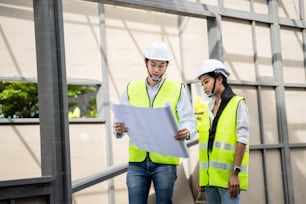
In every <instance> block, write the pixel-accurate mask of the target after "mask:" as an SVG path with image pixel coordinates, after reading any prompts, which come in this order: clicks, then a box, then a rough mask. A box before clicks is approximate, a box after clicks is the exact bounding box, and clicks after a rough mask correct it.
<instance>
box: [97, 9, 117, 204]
mask: <svg viewBox="0 0 306 204" xmlns="http://www.w3.org/2000/svg"><path fill="white" fill-rule="evenodd" d="M98 12H99V28H100V54H101V64H102V87H100V88H99V92H98V100H99V104H98V105H97V106H98V110H99V113H98V114H99V117H101V118H103V119H104V120H105V144H106V145H105V149H106V158H107V160H106V165H107V167H110V166H112V165H113V149H112V124H111V114H110V97H109V80H108V77H109V75H110V73H109V66H108V62H107V56H106V38H105V36H106V34H105V11H104V4H102V3H98ZM108 203H110V204H113V203H115V187H114V179H110V180H108Z"/></svg>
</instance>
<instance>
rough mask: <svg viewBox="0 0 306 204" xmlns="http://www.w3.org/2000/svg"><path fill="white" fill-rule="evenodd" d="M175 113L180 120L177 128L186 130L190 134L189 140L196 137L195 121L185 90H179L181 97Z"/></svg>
mask: <svg viewBox="0 0 306 204" xmlns="http://www.w3.org/2000/svg"><path fill="white" fill-rule="evenodd" d="M176 111H177V113H178V116H179V118H180V124H179V128H187V129H188V130H189V132H190V136H189V139H193V138H194V136H195V135H196V129H197V121H196V117H195V115H194V113H193V108H192V105H191V102H190V99H189V96H188V94H187V92H186V89H185V88H182V90H181V97H180V99H179V101H178V103H177V107H176Z"/></svg>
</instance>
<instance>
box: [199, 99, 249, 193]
mask: <svg viewBox="0 0 306 204" xmlns="http://www.w3.org/2000/svg"><path fill="white" fill-rule="evenodd" d="M241 100H243V102H244V98H242V97H239V96H234V97H233V98H232V99H231V100H230V101H229V102H228V104H227V105H226V107H225V108H224V110H223V112H222V113H221V115H220V118H219V121H218V124H217V129H216V134H215V140H214V144H213V149H212V151H211V152H208V151H209V150H208V137H209V128H210V118H209V115H208V111H206V112H205V113H204V115H203V120H202V123H201V125H200V130H199V166H200V172H199V181H200V182H199V183H200V186H218V187H223V188H228V181H229V177H230V176H231V174H232V170H233V164H234V159H235V151H236V146H237V136H236V111H237V107H238V104H239V102H240V101H241ZM248 164H249V144H247V145H246V149H245V153H244V156H243V160H242V164H241V172H240V173H239V180H240V189H241V190H247V188H248Z"/></svg>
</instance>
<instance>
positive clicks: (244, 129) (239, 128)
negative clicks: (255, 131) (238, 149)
mask: <svg viewBox="0 0 306 204" xmlns="http://www.w3.org/2000/svg"><path fill="white" fill-rule="evenodd" d="M214 103H215V99H214V98H213V99H212V100H211V101H210V102H209V103H208V110H209V117H210V121H211V125H212V121H213V119H214V117H215V116H214V114H213V113H212V109H213V106H214ZM220 104H221V99H220V100H219V101H218V106H219V107H220ZM236 120H237V121H236V124H237V125H236V134H237V141H238V142H240V143H243V144H247V143H248V141H249V134H250V133H249V114H248V110H247V106H246V104H245V103H243V102H241V101H240V102H239V104H238V108H237V119H236Z"/></svg>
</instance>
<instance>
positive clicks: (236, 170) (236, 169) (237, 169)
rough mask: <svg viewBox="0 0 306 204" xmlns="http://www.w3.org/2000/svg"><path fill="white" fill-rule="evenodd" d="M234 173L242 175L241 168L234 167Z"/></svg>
mask: <svg viewBox="0 0 306 204" xmlns="http://www.w3.org/2000/svg"><path fill="white" fill-rule="evenodd" d="M233 170H234V172H236V173H237V174H239V173H240V171H241V168H240V166H234V169H233Z"/></svg>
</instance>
